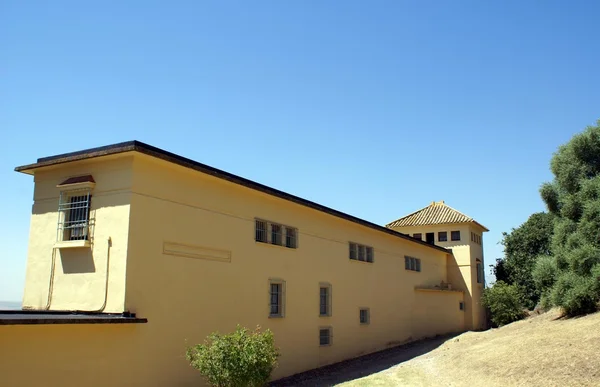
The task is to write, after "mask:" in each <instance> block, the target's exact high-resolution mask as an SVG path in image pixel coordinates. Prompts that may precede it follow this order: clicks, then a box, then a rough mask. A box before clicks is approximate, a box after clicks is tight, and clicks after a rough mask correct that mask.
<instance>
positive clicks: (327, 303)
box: [319, 284, 331, 317]
mask: <svg viewBox="0 0 600 387" xmlns="http://www.w3.org/2000/svg"><path fill="white" fill-rule="evenodd" d="M319 316H321V317H326V316H331V285H329V284H321V285H320V286H319Z"/></svg>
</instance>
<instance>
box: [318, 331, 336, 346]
mask: <svg viewBox="0 0 600 387" xmlns="http://www.w3.org/2000/svg"><path fill="white" fill-rule="evenodd" d="M332 330H333V329H332V328H331V327H327V328H319V345H320V346H327V345H331V342H332V338H333V334H332Z"/></svg>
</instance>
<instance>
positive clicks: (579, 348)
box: [340, 310, 600, 387]
mask: <svg viewBox="0 0 600 387" xmlns="http://www.w3.org/2000/svg"><path fill="white" fill-rule="evenodd" d="M533 385H538V386H600V313H595V314H592V315H588V316H585V317H580V318H573V319H563V318H560V314H559V313H558V311H554V310H553V311H550V312H548V313H545V314H542V315H539V316H535V317H532V318H529V319H527V320H524V321H519V322H516V323H513V324H510V325H507V326H505V327H502V328H499V329H492V330H489V331H485V332H467V333H464V334H462V335H459V336H456V337H454V338H451V339H449V340H447V341H446V342H444V343H443V344H442V345H440V346H439V347H437V348H436V349H434V350H432V351H431V352H428V353H426V354H423V355H421V356H418V357H415V358H413V359H411V360H408V361H406V362H403V363H401V364H399V365H396V366H393V367H391V368H389V369H386V370H383V371H381V372H378V373H374V374H372V375H370V376H367V377H364V378H361V379H355V380H352V381H349V382H346V383H343V384H341V385H340V386H344V387H356V386H411V387H414V386H469V387H471V386H503V387H505V386H533Z"/></svg>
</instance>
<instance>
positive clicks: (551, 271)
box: [531, 255, 557, 293]
mask: <svg viewBox="0 0 600 387" xmlns="http://www.w3.org/2000/svg"><path fill="white" fill-rule="evenodd" d="M556 270H557V269H556V259H554V257H550V256H547V255H543V256H540V257H538V259H537V260H536V262H535V265H534V267H533V271H532V272H531V276H532V277H533V282H534V283H535V287H536V288H537V290H538V291H539V292H540V293H544V291H545V290H546V289H550V288H551V287H552V285H554V281H555V280H556Z"/></svg>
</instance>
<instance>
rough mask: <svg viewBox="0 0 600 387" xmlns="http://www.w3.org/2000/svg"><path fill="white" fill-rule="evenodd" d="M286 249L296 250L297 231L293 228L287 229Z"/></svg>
mask: <svg viewBox="0 0 600 387" xmlns="http://www.w3.org/2000/svg"><path fill="white" fill-rule="evenodd" d="M285 247H289V248H290V249H295V248H296V229H295V228H291V227H286V228H285Z"/></svg>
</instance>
